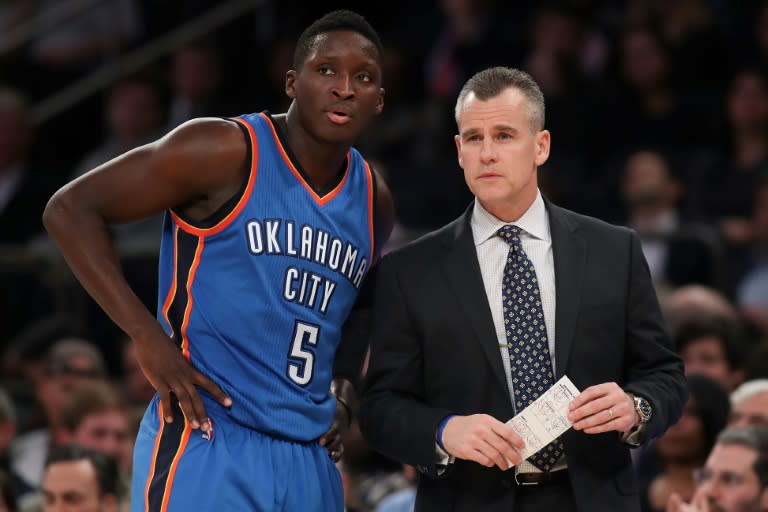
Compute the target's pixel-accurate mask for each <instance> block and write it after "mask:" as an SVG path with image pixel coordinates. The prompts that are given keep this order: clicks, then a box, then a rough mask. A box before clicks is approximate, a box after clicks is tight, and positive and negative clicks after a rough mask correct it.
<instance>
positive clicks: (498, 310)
mask: <svg viewBox="0 0 768 512" xmlns="http://www.w3.org/2000/svg"><path fill="white" fill-rule="evenodd" d="M506 224H511V225H514V226H517V227H519V228H520V229H521V230H522V231H521V232H520V242H521V244H522V246H523V250H524V251H525V254H526V255H527V256H528V259H530V260H531V263H532V264H533V268H534V269H535V270H536V277H537V279H538V281H539V292H540V294H541V305H542V308H543V310H544V323H545V324H546V327H547V341H548V343H549V353H550V356H551V358H552V374H553V375H554V374H555V361H556V359H555V357H556V353H555V305H556V298H557V294H556V291H555V261H554V257H553V255H552V236H551V234H550V230H549V214H548V213H547V208H546V206H545V205H544V199H543V198H542V197H541V192H538V191H537V193H536V199H535V200H534V201H533V204H531V206H530V208H528V210H527V211H526V212H525V213H524V214H523V215H522V216H521V217H520V218H519V219H518V220H516V221H514V222H504V221H502V220H499V219H497V218H496V217H494V216H493V215H491V214H490V213H489V212H488V210H486V209H485V208H483V206H482V205H481V204H480V202H479V201H477V200H475V207H474V210H473V211H472V218H471V220H470V225H471V227H472V236H473V238H474V240H475V250H476V251H477V261H478V262H479V263H480V273H481V274H482V276H483V285H484V286H485V294H486V296H487V297H488V304H489V305H490V307H491V315H492V316H493V325H494V327H495V329H496V338H497V339H498V342H499V354H500V355H501V361H502V363H503V364H504V371H505V374H506V376H507V388H508V390H509V396H510V401H511V402H512V404H513V407H514V400H513V399H512V397H513V396H514V389H513V386H512V372H511V366H510V359H509V348H508V347H507V335H506V332H505V329H504V306H503V304H502V281H503V277H504V266H505V265H506V262H507V255H508V254H509V244H508V243H507V242H505V241H504V239H502V238H501V237H500V236H499V235H498V234H497V232H498V231H499V229H501V227H502V226H504V225H506ZM515 412H516V413H517V412H520V411H515ZM564 468H565V459H564V458H561V459H560V460H559V461H558V462H557V464H555V466H554V467H553V468H552V471H555V470H559V469H564ZM517 471H518V472H520V473H531V472H539V471H540V470H539V469H538V468H536V467H535V466H534V465H533V464H531V463H529V462H527V461H523V463H522V464H521V465H520V466H519V467H518V468H517Z"/></svg>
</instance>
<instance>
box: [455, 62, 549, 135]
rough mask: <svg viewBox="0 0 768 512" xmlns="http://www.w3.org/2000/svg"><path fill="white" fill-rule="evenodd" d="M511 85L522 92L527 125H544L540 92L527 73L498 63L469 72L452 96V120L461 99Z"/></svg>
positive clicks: (488, 94) (486, 95)
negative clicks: (496, 65)
mask: <svg viewBox="0 0 768 512" xmlns="http://www.w3.org/2000/svg"><path fill="white" fill-rule="evenodd" d="M509 88H514V89H517V90H518V91H520V92H521V93H522V94H523V96H525V99H526V100H527V101H526V111H527V112H526V113H527V115H528V120H529V121H530V123H531V129H532V130H533V131H534V132H538V131H541V130H543V129H544V117H545V116H544V111H545V107H544V93H543V92H541V88H540V87H539V84H537V83H536V81H535V80H534V79H533V78H531V75H529V74H528V73H526V72H525V71H521V70H519V69H515V68H507V67H502V66H498V67H495V68H488V69H485V70H483V71H480V72H478V73H475V75H473V76H472V78H470V79H469V80H467V82H466V83H465V84H464V87H462V88H461V92H460V93H459V97H458V99H457V100H456V110H455V116H456V124H457V125H458V124H459V118H460V116H461V110H462V108H463V107H464V100H465V99H466V98H467V96H469V94H470V93H474V94H475V96H476V97H477V99H479V100H480V101H488V100H489V99H491V98H495V97H496V96H498V95H499V94H501V93H502V92H504V91H505V90H507V89H509Z"/></svg>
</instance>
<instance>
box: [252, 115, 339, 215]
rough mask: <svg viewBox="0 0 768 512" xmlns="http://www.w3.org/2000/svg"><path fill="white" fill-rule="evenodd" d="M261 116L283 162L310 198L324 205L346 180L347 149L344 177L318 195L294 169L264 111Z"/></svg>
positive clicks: (334, 195)
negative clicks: (328, 190)
mask: <svg viewBox="0 0 768 512" xmlns="http://www.w3.org/2000/svg"><path fill="white" fill-rule="evenodd" d="M259 115H260V116H261V117H263V118H264V119H265V120H266V121H267V125H268V126H269V129H270V130H271V131H272V137H274V139H275V144H276V145H277V149H279V150H280V154H281V155H282V157H283V160H284V161H285V164H286V165H287V166H288V168H289V169H290V170H291V172H292V173H293V175H294V176H295V177H296V179H297V180H299V183H301V184H302V185H304V188H305V189H307V192H309V195H311V196H312V198H313V199H314V200H315V201H316V202H317V203H318V204H320V206H324V205H325V204H326V203H328V201H330V200H331V199H333V198H334V197H336V194H338V193H339V192H340V191H341V190H342V189H343V188H344V184H345V183H346V182H347V176H349V167H350V165H351V163H352V155H350V153H349V151H347V168H346V170H345V171H344V177H343V178H341V181H340V182H339V184H338V185H336V186H335V187H334V188H333V190H331V191H330V192H328V193H327V194H325V195H324V196H320V195H318V193H317V192H315V189H313V188H312V185H310V184H309V183H307V180H305V179H304V176H302V175H301V173H300V172H299V171H298V169H296V166H295V165H293V162H292V161H291V159H290V157H289V156H288V153H287V152H286V151H285V148H284V147H283V143H282V142H280V137H278V136H277V131H276V130H275V126H274V125H273V124H272V120H271V119H270V118H269V116H267V115H266V114H264V113H260V114H259Z"/></svg>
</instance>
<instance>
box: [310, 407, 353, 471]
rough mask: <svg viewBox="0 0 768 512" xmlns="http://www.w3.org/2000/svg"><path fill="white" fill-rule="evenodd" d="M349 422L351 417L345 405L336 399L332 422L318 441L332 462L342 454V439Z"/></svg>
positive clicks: (337, 460) (336, 460) (337, 459)
mask: <svg viewBox="0 0 768 512" xmlns="http://www.w3.org/2000/svg"><path fill="white" fill-rule="evenodd" d="M351 422H352V418H350V417H349V411H348V410H347V407H346V406H345V405H344V404H342V403H341V402H340V401H339V400H338V399H337V400H336V415H335V416H334V417H333V423H331V427H330V428H329V429H328V431H327V432H326V433H325V434H323V435H322V437H321V438H320V440H319V441H318V442H319V443H320V446H325V449H326V450H328V455H330V457H331V458H332V459H333V462H339V459H341V456H342V455H344V444H343V443H342V440H343V438H344V433H345V432H346V431H347V430H348V429H349V426H350V424H351Z"/></svg>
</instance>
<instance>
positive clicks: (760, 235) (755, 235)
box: [736, 134, 768, 335]
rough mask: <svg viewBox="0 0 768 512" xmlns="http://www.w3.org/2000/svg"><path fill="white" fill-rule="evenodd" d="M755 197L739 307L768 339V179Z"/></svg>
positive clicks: (764, 179) (739, 292)
mask: <svg viewBox="0 0 768 512" xmlns="http://www.w3.org/2000/svg"><path fill="white" fill-rule="evenodd" d="M766 136H768V134H766ZM753 197H754V203H753V207H752V216H751V223H752V225H751V230H752V237H751V243H750V244H749V245H748V246H747V247H746V254H745V257H744V264H743V267H744V268H743V270H742V272H741V274H742V276H743V278H742V279H740V281H739V286H738V289H737V290H736V304H737V305H738V306H739V309H740V310H741V313H742V315H743V316H745V317H746V318H747V319H748V321H749V322H750V323H751V325H753V326H754V327H755V328H756V329H757V330H758V331H759V332H760V333H761V334H762V335H768V175H767V176H764V177H763V178H762V179H761V181H760V184H759V185H758V187H757V189H756V190H755V192H754V195H753Z"/></svg>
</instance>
